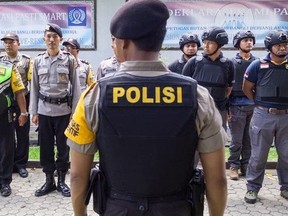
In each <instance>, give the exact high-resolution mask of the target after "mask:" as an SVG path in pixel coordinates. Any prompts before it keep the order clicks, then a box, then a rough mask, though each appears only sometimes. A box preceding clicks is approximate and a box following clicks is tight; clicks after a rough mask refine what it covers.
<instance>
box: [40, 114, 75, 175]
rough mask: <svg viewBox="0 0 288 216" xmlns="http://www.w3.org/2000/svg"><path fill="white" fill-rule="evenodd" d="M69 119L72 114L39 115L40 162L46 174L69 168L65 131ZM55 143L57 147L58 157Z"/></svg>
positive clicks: (65, 170) (64, 170)
mask: <svg viewBox="0 0 288 216" xmlns="http://www.w3.org/2000/svg"><path fill="white" fill-rule="evenodd" d="M69 120H70V114H69V115H64V116H55V117H51V116H45V115H39V125H38V126H39V130H38V141H39V144H40V164H41V166H42V167H43V172H44V173H46V174H52V173H54V171H55V170H56V169H57V170H59V171H62V172H67V170H68V162H69V147H68V146H67V144H66V140H67V138H66V136H65V134H64V131H65V129H66V128H67V126H68V123H69ZM55 141H56V143H55ZM55 144H56V147H57V152H56V159H55V151H54V146H55Z"/></svg>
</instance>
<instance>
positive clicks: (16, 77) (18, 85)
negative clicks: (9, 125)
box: [11, 66, 28, 126]
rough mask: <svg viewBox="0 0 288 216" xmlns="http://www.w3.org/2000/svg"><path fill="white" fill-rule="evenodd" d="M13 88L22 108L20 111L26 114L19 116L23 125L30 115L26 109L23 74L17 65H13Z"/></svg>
mask: <svg viewBox="0 0 288 216" xmlns="http://www.w3.org/2000/svg"><path fill="white" fill-rule="evenodd" d="M11 88H12V91H13V93H14V94H15V98H16V101H17V104H18V106H19V108H20V112H21V113H23V114H24V115H19V118H18V121H19V125H20V126H23V125H24V124H25V123H26V121H27V117H28V114H26V113H27V110H26V100H25V94H24V92H23V90H24V89H25V87H24V84H23V82H22V79H21V75H20V73H19V72H18V70H17V68H16V66H14V67H13V71H12V77H11Z"/></svg>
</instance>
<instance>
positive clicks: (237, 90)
mask: <svg viewBox="0 0 288 216" xmlns="http://www.w3.org/2000/svg"><path fill="white" fill-rule="evenodd" d="M255 59H256V58H255V57H254V56H252V57H251V58H250V59H249V60H248V61H245V60H243V59H241V58H232V61H233V64H234V65H235V69H236V70H235V72H236V74H235V75H234V79H235V83H234V84H233V89H232V93H231V96H234V97H244V96H245V94H244V92H243V91H242V85H243V77H244V73H245V71H246V68H247V67H248V66H249V65H250V64H251V63H252V62H253V61H254V60H255Z"/></svg>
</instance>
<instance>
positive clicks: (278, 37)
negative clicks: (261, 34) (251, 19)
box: [264, 30, 288, 51]
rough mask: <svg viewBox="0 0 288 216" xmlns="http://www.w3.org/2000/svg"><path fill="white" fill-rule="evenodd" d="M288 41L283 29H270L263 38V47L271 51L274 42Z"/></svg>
mask: <svg viewBox="0 0 288 216" xmlns="http://www.w3.org/2000/svg"><path fill="white" fill-rule="evenodd" d="M280 43H288V35H287V32H286V31H284V30H276V31H271V32H269V33H268V35H267V36H266V37H265V39H264V44H265V48H266V49H268V50H270V51H271V47H272V46H273V45H275V44H280Z"/></svg>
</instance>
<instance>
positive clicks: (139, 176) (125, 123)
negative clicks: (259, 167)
mask: <svg viewBox="0 0 288 216" xmlns="http://www.w3.org/2000/svg"><path fill="white" fill-rule="evenodd" d="M168 18H169V12H168V9H167V7H166V5H165V4H164V3H163V2H162V1H160V0H132V1H131V0H130V1H128V2H127V3H125V4H124V5H123V6H122V7H121V8H120V9H119V10H118V11H117V12H116V14H115V15H114V16H113V18H112V20H111V24H110V31H111V34H112V35H114V36H115V43H116V45H117V49H118V52H119V53H121V54H122V56H124V57H125V61H124V62H123V63H121V65H120V69H119V71H118V72H117V73H114V74H113V75H111V76H107V77H104V78H102V79H100V80H99V81H98V82H97V83H95V84H94V85H93V86H92V87H91V88H90V89H89V90H88V91H86V92H85V94H82V96H81V98H80V101H79V103H78V105H77V107H76V110H75V113H74V114H73V117H72V120H71V121H70V124H69V126H68V127H67V129H66V131H65V134H66V135H67V136H68V142H67V143H68V145H69V146H70V149H71V194H72V205H73V209H74V215H75V216H83V215H87V210H86V206H85V202H84V201H85V196H86V192H87V188H88V183H89V176H90V170H91V164H92V162H93V155H94V154H95V152H96V151H97V150H99V155H100V166H99V167H100V170H101V172H102V174H101V175H99V177H101V178H105V179H106V187H101V188H102V190H103V191H102V192H103V193H102V195H104V196H106V197H107V199H105V198H104V197H103V196H102V199H104V200H103V202H102V203H101V204H100V205H101V206H102V207H103V208H99V209H101V212H100V214H101V215H105V216H108V215H109V216H114V215H115V216H116V215H117V216H119V215H128V216H130V215H131V216H132V215H133V216H134V215H140V214H141V215H147V216H150V215H165V216H170V215H171V216H172V215H173V216H175V215H181V216H188V215H191V211H192V205H191V204H190V203H189V201H188V200H187V192H188V189H187V187H188V185H189V181H190V179H191V177H192V173H193V169H194V167H193V159H194V154H195V150H196V148H197V150H198V151H199V152H200V158H201V162H202V165H203V169H204V174H205V179H206V194H207V201H208V206H209V211H210V213H211V215H223V213H224V210H225V205H226V198H227V185H226V175H225V159H224V144H225V142H226V133H225V131H224V129H223V127H222V125H221V124H222V122H221V116H220V114H219V112H218V111H217V108H216V107H215V104H214V101H213V98H212V97H211V96H210V95H209V93H208V91H207V89H205V88H203V87H201V86H199V85H197V83H196V82H195V80H193V79H191V78H190V77H185V76H182V75H179V74H176V73H173V72H171V71H169V69H168V68H167V67H166V66H165V65H163V63H162V62H161V61H160V60H159V51H160V49H161V46H162V42H163V40H164V37H165V33H166V22H167V19H168ZM131 20H134V22H132V23H131ZM211 143H213V144H211ZM103 176H104V177H103ZM97 180H98V178H97ZM97 191H98V192H99V194H100V193H101V189H99V190H98V189H97ZM97 191H96V192H97ZM94 196H95V194H94ZM93 198H96V199H98V200H99V199H101V197H99V196H98V195H96V197H93ZM105 205H106V208H105Z"/></svg>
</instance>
